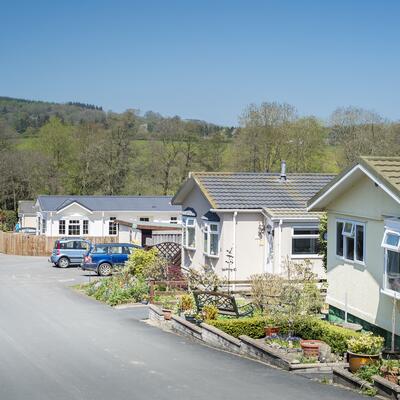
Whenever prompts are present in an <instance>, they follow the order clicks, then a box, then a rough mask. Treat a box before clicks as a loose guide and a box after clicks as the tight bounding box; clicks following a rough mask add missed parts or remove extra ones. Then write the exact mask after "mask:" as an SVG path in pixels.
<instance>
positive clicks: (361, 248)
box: [356, 225, 364, 261]
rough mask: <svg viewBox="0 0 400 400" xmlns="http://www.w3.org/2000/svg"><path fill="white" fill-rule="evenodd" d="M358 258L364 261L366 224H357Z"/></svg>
mask: <svg viewBox="0 0 400 400" xmlns="http://www.w3.org/2000/svg"><path fill="white" fill-rule="evenodd" d="M356 259H357V260H358V261H364V226H363V225H356Z"/></svg>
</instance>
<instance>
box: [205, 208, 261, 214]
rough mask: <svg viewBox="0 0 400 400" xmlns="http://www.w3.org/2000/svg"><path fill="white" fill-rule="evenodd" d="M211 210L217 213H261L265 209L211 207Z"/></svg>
mask: <svg viewBox="0 0 400 400" xmlns="http://www.w3.org/2000/svg"><path fill="white" fill-rule="evenodd" d="M210 211H212V212H215V213H232V212H233V213H236V214H237V213H261V214H263V210H262V209H261V208H250V209H249V208H210Z"/></svg>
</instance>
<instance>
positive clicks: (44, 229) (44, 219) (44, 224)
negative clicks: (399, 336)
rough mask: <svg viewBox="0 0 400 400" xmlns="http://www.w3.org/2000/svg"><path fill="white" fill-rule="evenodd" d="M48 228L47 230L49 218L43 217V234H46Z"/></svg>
mask: <svg viewBox="0 0 400 400" xmlns="http://www.w3.org/2000/svg"><path fill="white" fill-rule="evenodd" d="M46 230H47V219H46V218H42V235H45V234H46Z"/></svg>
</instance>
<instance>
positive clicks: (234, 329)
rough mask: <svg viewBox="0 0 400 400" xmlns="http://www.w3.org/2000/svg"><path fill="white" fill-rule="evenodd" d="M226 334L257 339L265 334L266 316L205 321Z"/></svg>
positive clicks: (267, 320)
mask: <svg viewBox="0 0 400 400" xmlns="http://www.w3.org/2000/svg"><path fill="white" fill-rule="evenodd" d="M206 322H207V323H208V324H209V325H213V326H215V327H216V328H218V329H221V331H223V332H225V333H227V334H228V335H231V336H234V337H236V338H238V337H239V336H241V335H247V336H250V337H251V338H253V339H259V338H262V337H264V336H265V329H264V328H265V325H266V324H267V323H268V322H269V319H268V318H266V317H252V318H238V319H236V318H234V319H233V318H232V319H217V320H212V321H206Z"/></svg>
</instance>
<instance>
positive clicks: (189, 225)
mask: <svg viewBox="0 0 400 400" xmlns="http://www.w3.org/2000/svg"><path fill="white" fill-rule="evenodd" d="M182 229H183V230H184V232H183V235H182V241H183V243H182V245H183V247H184V248H185V249H188V250H196V218H195V217H186V218H185V219H184V220H183V223H182ZM189 229H194V246H193V247H192V246H189V243H188V241H189V234H188V233H189V232H188V230H189Z"/></svg>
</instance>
